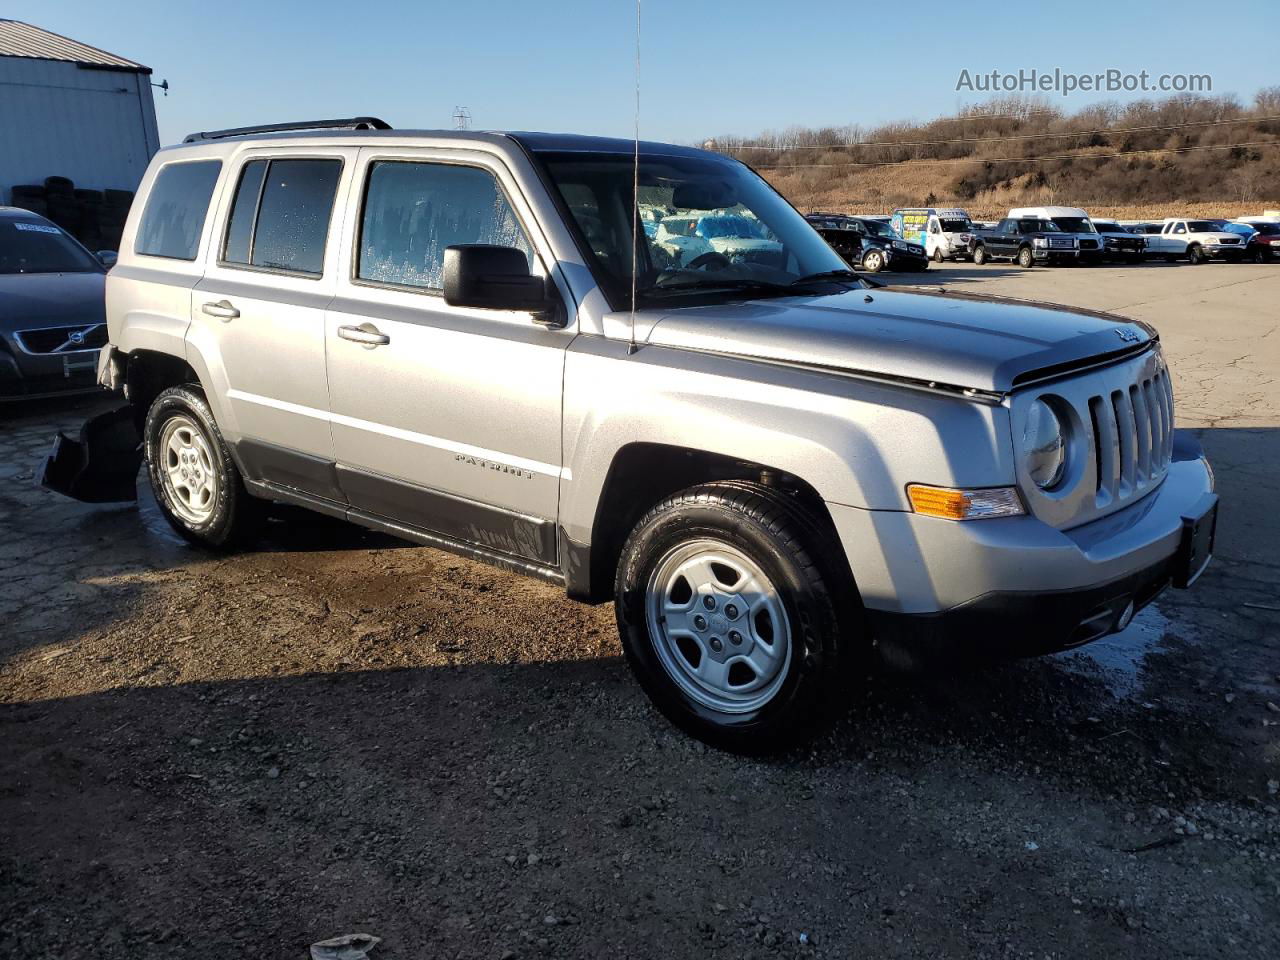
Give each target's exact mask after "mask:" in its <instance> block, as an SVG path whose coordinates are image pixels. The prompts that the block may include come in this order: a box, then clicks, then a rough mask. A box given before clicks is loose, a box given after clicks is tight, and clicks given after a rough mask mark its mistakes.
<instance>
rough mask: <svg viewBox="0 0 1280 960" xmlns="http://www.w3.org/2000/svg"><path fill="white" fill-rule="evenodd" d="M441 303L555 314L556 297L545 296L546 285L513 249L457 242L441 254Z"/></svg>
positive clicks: (483, 308)
mask: <svg viewBox="0 0 1280 960" xmlns="http://www.w3.org/2000/svg"><path fill="white" fill-rule="evenodd" d="M444 302H445V303H447V304H449V305H450V306H454V307H477V308H479V309H482V310H528V311H530V312H531V313H536V314H541V315H542V316H540V317H538V318H536V319H538V320H539V321H540V322H544V323H546V322H550V321H549V320H548V319H547V315H548V314H558V313H559V310H558V309H557V304H558V302H559V301H558V298H554V297H551V296H549V295H548V292H547V283H546V281H545V280H543V279H542V278H541V277H535V276H534V275H533V274H531V273H530V272H529V260H528V257H527V256H526V255H525V254H524V252H523V251H521V250H517V249H516V248H515V247H498V246H493V245H490V244H484V243H459V244H456V245H454V246H452V247H446V248H445V251H444Z"/></svg>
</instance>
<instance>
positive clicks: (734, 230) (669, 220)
mask: <svg viewBox="0 0 1280 960" xmlns="http://www.w3.org/2000/svg"><path fill="white" fill-rule="evenodd" d="M653 239H654V240H656V241H657V243H658V246H659V247H660V248H662V249H663V250H665V251H666V252H667V253H669V254H670V255H671V257H672V261H671V264H670V265H671V266H674V267H682V266H690V265H693V264H694V263H695V262H698V263H700V262H702V261H703V260H706V259H707V258H708V257H709V255H712V254H715V255H718V256H719V257H721V258H723V259H725V260H728V261H729V262H731V263H736V262H740V261H744V260H754V261H758V262H766V263H767V262H771V261H774V260H777V259H778V256H779V254H780V253H781V251H782V244H780V243H778V242H777V241H776V240H771V239H769V238H768V237H766V236H765V232H764V229H763V228H762V227H761V226H760V224H759V222H758V221H755V220H753V219H752V218H751V217H746V216H742V215H739V214H733V213H716V214H712V215H703V214H693V215H690V214H676V215H674V216H668V217H663V218H662V220H660V221H659V222H658V226H657V230H656V231H655V232H654V235H653Z"/></svg>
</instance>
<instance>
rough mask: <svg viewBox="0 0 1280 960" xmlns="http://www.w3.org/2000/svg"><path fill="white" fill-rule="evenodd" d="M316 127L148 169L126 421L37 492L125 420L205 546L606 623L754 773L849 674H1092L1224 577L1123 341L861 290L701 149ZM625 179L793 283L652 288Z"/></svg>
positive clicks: (806, 727)
mask: <svg viewBox="0 0 1280 960" xmlns="http://www.w3.org/2000/svg"><path fill="white" fill-rule="evenodd" d="M353 122H354V121H347V122H344V124H343V125H344V126H349V125H350V124H351V123H353ZM361 122H363V123H366V124H373V123H374V122H375V121H369V120H366V121H361ZM379 123H380V122H379ZM336 125H337V122H335V126H336ZM285 126H286V127H287V126H288V125H285ZM305 126H306V128H307V132H305V133H296V134H289V135H285V136H278V135H275V134H276V133H277V132H278V131H280V129H281V127H279V126H276V127H273V128H271V129H270V130H267V131H263V132H262V133H261V134H259V135H249V136H246V135H244V134H245V133H246V131H228V132H227V133H226V134H217V133H212V134H202V135H198V136H195V137H193V138H190V142H187V143H184V144H182V145H180V146H176V147H170V148H166V149H164V150H161V151H159V152H158V153H157V154H156V155H155V156H154V157H153V158H152V161H151V164H150V166H149V167H148V170H147V173H146V174H145V176H144V177H143V180H142V184H141V187H140V191H139V194H138V202H137V203H136V204H135V206H134V209H133V211H132V212H131V213H130V215H129V219H128V223H127V225H126V229H125V237H124V240H125V242H124V245H123V248H122V251H121V254H120V262H119V264H118V265H117V266H116V267H115V268H114V269H113V270H112V271H111V273H110V274H109V275H108V278H107V291H106V302H107V324H108V328H109V330H110V343H109V344H108V345H107V346H106V347H105V348H104V349H103V352H102V355H101V359H100V362H99V371H100V381H101V382H102V384H103V385H104V386H106V387H107V388H108V389H110V390H114V391H119V390H122V389H126V388H127V403H124V404H122V405H121V406H119V407H118V408H117V409H116V410H115V411H114V412H112V413H110V414H105V415H104V419H102V420H94V421H91V422H90V423H88V424H86V426H85V428H84V430H83V432H82V436H83V438H84V439H83V442H77V441H71V440H67V439H66V438H62V439H60V440H59V441H58V446H57V448H56V450H55V452H54V454H53V456H52V457H50V459H49V461H48V463H47V464H46V466H45V472H44V480H45V482H46V484H47V485H49V486H51V487H53V488H55V489H75V490H78V491H79V492H80V493H81V494H82V495H85V496H92V495H93V494H94V485H95V475H94V472H93V471H94V466H93V465H94V464H97V465H98V466H99V467H102V468H105V467H106V466H107V465H108V464H110V465H112V466H113V468H114V472H115V474H116V475H125V476H128V475H129V470H130V469H134V470H136V469H137V466H138V464H139V460H138V459H137V457H138V456H139V455H138V453H137V439H136V437H134V438H128V439H126V438H120V440H119V442H118V443H114V444H112V443H108V442H107V441H106V439H105V438H104V434H103V429H102V428H100V427H97V426H95V424H99V423H107V424H109V425H110V427H111V428H112V429H113V430H114V429H117V428H119V427H120V426H121V425H122V424H127V423H136V424H137V425H138V430H139V432H140V435H141V437H142V441H143V451H144V453H145V460H146V464H147V471H148V474H149V476H150V480H151V484H152V487H153V489H154V490H155V495H156V502H157V504H158V508H159V510H160V511H161V512H162V513H163V514H164V515H165V517H166V518H167V519H168V521H169V523H170V524H171V525H172V526H173V527H174V529H175V530H177V531H178V532H179V533H180V534H181V535H182V536H184V537H186V538H187V539H189V540H191V541H193V542H195V543H197V544H201V545H205V546H208V547H211V548H215V549H221V550H225V549H231V548H232V547H235V546H244V545H246V544H249V543H251V542H252V540H253V538H254V536H255V533H256V531H257V530H258V528H259V523H260V521H261V517H262V510H263V503H264V501H267V500H278V501H283V502H287V503H291V504H297V505H301V506H304V507H308V508H310V509H313V510H317V511H320V512H322V513H327V514H330V515H334V516H338V517H345V518H347V519H349V520H352V521H355V522H357V523H362V524H365V525H367V526H369V527H372V528H375V529H378V530H383V531H386V532H388V533H391V534H394V535H396V536H400V537H404V538H407V539H409V540H413V541H417V542H420V543H425V544H430V545H432V546H438V547H445V548H449V549H454V550H457V551H460V552H462V553H464V554H466V555H468V556H471V557H475V558H479V559H483V560H488V561H492V562H495V563H499V564H501V565H503V566H506V567H508V568H510V569H515V570H519V571H522V572H524V573H528V574H531V575H534V576H538V577H542V578H544V579H546V580H548V581H552V582H554V583H558V584H561V585H563V586H564V587H565V589H567V591H568V593H569V594H570V596H572V597H574V598H577V599H581V600H587V601H603V600H607V599H611V600H612V601H613V602H614V604H615V608H616V612H617V622H618V625H619V629H620V631H621V635H622V643H623V649H624V651H625V653H626V657H627V660H628V662H629V663H630V665H631V667H632V669H633V670H634V672H635V674H636V676H637V677H638V679H639V682H640V683H641V685H642V686H643V687H644V689H645V691H646V692H647V693H648V695H649V696H650V697H651V698H652V700H653V701H654V703H655V704H656V705H657V706H658V707H659V708H660V709H661V710H662V711H663V712H664V713H665V714H666V715H667V716H668V717H670V718H671V719H672V720H673V721H674V722H675V723H677V724H679V725H680V726H682V727H684V728H685V729H687V730H689V731H691V732H692V733H694V734H696V735H697V736H700V737H703V738H705V739H707V740H709V741H711V742H713V743H716V744H720V745H723V746H727V747H730V748H733V749H737V750H742V751H758V750H763V749H767V748H772V747H776V746H778V745H781V744H784V743H789V742H792V741H794V740H796V739H797V738H799V737H802V736H805V735H807V734H808V733H809V732H810V731H812V730H813V729H814V728H815V727H816V726H819V725H820V722H821V720H822V719H823V718H825V717H828V716H830V715H831V714H832V713H833V712H836V711H839V710H841V709H842V708H844V707H846V706H847V703H848V700H847V697H848V692H849V678H850V676H851V675H853V674H854V673H855V667H856V665H858V664H859V663H861V662H862V660H863V658H864V657H866V656H868V655H870V654H873V653H878V654H879V655H880V656H883V657H885V658H888V659H891V660H893V661H894V662H896V663H903V662H904V661H905V660H906V658H907V657H908V656H910V655H911V654H910V652H911V651H915V655H916V656H921V655H924V654H925V653H926V652H927V651H932V652H933V656H935V657H937V656H939V655H945V656H946V657H950V658H956V659H963V658H978V657H985V656H990V655H992V654H993V653H997V652H999V653H1035V652H1045V651H1049V650H1057V649H1062V648H1065V647H1071V646H1076V645H1078V644H1081V643H1085V642H1087V641H1090V640H1093V639H1095V638H1097V637H1100V636H1103V635H1105V634H1108V633H1110V632H1112V631H1115V630H1119V629H1122V628H1123V627H1125V626H1126V625H1127V624H1128V623H1129V622H1130V620H1131V619H1132V617H1133V615H1134V612H1135V611H1136V610H1138V609H1139V608H1141V607H1142V606H1144V605H1145V604H1147V603H1149V602H1150V601H1151V600H1152V598H1154V597H1155V596H1156V595H1157V594H1158V593H1160V591H1161V590H1162V589H1164V588H1165V587H1166V586H1169V585H1170V584H1172V585H1174V586H1186V585H1188V584H1190V583H1191V582H1192V581H1193V580H1194V579H1195V578H1196V576H1197V575H1198V574H1199V573H1200V571H1201V570H1202V569H1203V568H1204V565H1205V564H1206V563H1207V562H1208V559H1209V556H1210V553H1211V550H1212V541H1213V531H1214V522H1215V517H1216V499H1215V496H1214V493H1213V476H1212V473H1211V472H1210V470H1209V468H1208V465H1207V463H1206V461H1205V459H1204V457H1203V456H1202V454H1201V453H1200V450H1199V448H1198V446H1197V445H1196V441H1195V439H1194V438H1193V437H1192V436H1191V435H1190V434H1189V433H1186V432H1182V431H1175V430H1174V429H1173V422H1174V421H1173V399H1172V391H1171V383H1170V376H1169V371H1168V369H1167V367H1166V364H1165V360H1164V356H1163V353H1162V350H1161V346H1160V341H1159V337H1158V335H1157V333H1156V331H1155V330H1154V329H1152V328H1151V327H1149V326H1147V325H1145V324H1143V323H1139V322H1131V321H1125V320H1121V319H1118V318H1116V317H1114V316H1111V315H1106V314H1091V313H1089V312H1087V311H1084V310H1070V311H1066V310H1056V309H1051V308H1048V307H1044V306H1037V305H1034V304H1030V303H1026V302H1022V301H1001V300H997V299H993V298H988V297H982V296H975V295H963V296H960V295H954V294H951V295H949V294H945V293H941V292H937V291H933V292H909V291H894V290H890V289H884V288H880V287H878V286H872V285H871V284H869V283H866V282H864V281H863V280H862V279H861V278H859V277H858V276H857V274H855V273H853V272H852V271H850V270H849V269H848V267H847V266H846V264H845V263H844V261H842V260H841V259H840V257H839V256H837V255H836V253H835V252H834V251H833V250H832V249H831V248H830V247H829V246H828V245H827V244H826V243H825V242H823V240H822V238H821V237H820V236H819V235H818V234H817V233H816V232H815V231H814V230H813V229H812V228H811V227H810V226H809V225H808V224H807V223H806V222H805V220H804V218H803V217H801V216H800V215H799V214H798V213H796V212H795V210H794V208H792V207H791V205H790V204H789V203H787V201H786V200H784V199H783V198H782V197H781V196H779V195H778V193H777V192H775V191H774V190H773V188H772V187H770V186H769V185H768V183H766V182H765V181H764V180H763V179H761V178H760V177H759V176H757V175H756V174H755V173H754V172H752V171H751V170H750V169H749V168H748V167H746V166H744V165H743V164H741V163H739V162H737V161H735V160H733V159H732V158H729V157H726V156H723V155H720V154H716V153H711V152H706V151H701V150H695V149H691V148H687V147H679V146H670V145H664V144H656V143H642V144H635V143H633V142H632V141H629V140H612V139H605V138H596V137H574V136H565V135H561V134H538V133H513V134H501V133H479V132H472V131H450V132H440V133H432V132H412V131H409V132H398V131H390V130H386V129H379V130H367V131H358V130H347V129H343V130H339V129H329V130H325V129H317V128H316V126H317V125H316V124H315V123H314V122H310V123H307V124H306V125H305ZM381 126H383V127H385V125H381ZM637 183H638V185H639V187H640V190H642V191H644V192H645V194H646V195H655V194H656V195H658V196H657V199H660V200H661V201H662V202H663V203H664V204H667V205H669V206H670V207H671V208H673V209H677V210H685V211H696V210H705V211H707V212H708V215H719V213H720V212H723V211H726V210H732V211H737V212H738V213H739V214H740V215H742V216H748V217H749V218H752V219H755V220H758V221H759V223H760V224H761V225H762V227H763V228H764V229H765V230H767V232H768V235H769V236H771V237H773V238H776V242H777V243H778V244H779V245H780V246H781V248H782V251H783V252H784V254H785V256H784V257H780V258H778V259H777V260H776V261H775V262H769V263H764V262H759V261H754V260H742V261H738V262H730V261H729V260H728V258H727V257H725V256H724V255H723V254H720V253H715V254H714V255H713V256H710V257H708V258H706V259H704V260H703V261H702V262H701V264H700V265H698V266H696V267H694V266H690V265H685V266H682V267H678V268H663V267H660V266H659V265H658V257H657V255H656V254H655V252H654V251H655V248H656V245H655V244H654V243H652V242H643V241H642V242H641V243H639V244H638V245H633V242H632V240H633V238H636V236H637V234H638V233H640V231H638V230H637V229H636V227H635V224H634V216H635V214H634V212H633V211H635V209H636V202H635V193H636V191H635V186H634V185H635V184H637ZM86 456H87V459H86ZM130 458H133V459H132V461H131V462H130ZM526 602H537V601H533V600H527V601H526ZM508 612H509V613H510V615H512V616H519V608H518V606H517V605H513V606H511V608H510V609H509V611H508ZM563 640H564V642H565V643H574V642H576V638H575V637H573V636H571V635H566V636H565V637H564V638H563Z"/></svg>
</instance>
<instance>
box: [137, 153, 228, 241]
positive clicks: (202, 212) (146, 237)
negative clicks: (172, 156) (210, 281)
mask: <svg viewBox="0 0 1280 960" xmlns="http://www.w3.org/2000/svg"><path fill="white" fill-rule="evenodd" d="M221 171H222V161H221V160H192V161H188V162H183V163H167V164H165V165H164V166H163V167H161V168H160V172H159V173H157V174H156V179H155V181H154V182H153V183H152V185H151V192H150V193H149V194H148V196H147V202H146V206H145V207H144V208H143V210H142V219H141V220H140V221H139V222H138V232H137V236H136V237H135V238H134V242H133V251H134V253H137V254H141V255H142V256H147V257H167V258H169V259H171V260H194V259H195V258H196V252H197V251H198V250H199V248H200V233H201V231H202V230H203V229H204V221H205V217H206V216H207V215H208V213H209V201H210V199H211V198H212V197H213V187H214V185H215V184H216V183H217V182H218V174H219V173H220V172H221Z"/></svg>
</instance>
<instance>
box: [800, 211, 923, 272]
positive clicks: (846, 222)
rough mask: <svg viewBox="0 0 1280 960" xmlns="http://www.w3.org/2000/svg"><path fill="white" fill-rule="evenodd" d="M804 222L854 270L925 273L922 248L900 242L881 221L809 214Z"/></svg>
mask: <svg viewBox="0 0 1280 960" xmlns="http://www.w3.org/2000/svg"><path fill="white" fill-rule="evenodd" d="M805 219H806V220H808V221H809V223H810V224H811V225H812V226H813V228H814V229H815V230H817V231H818V233H820V234H822V239H823V240H826V241H827V243H828V244H830V245H831V249H832V250H834V251H835V252H836V253H838V254H840V256H842V257H843V258H844V259H845V262H846V263H848V264H849V266H851V267H853V268H854V269H855V270H859V269H860V270H865V271H867V272H868V273H879V272H880V271H881V270H928V269H929V258H928V256H927V255H926V254H925V251H924V247H922V246H920V244H918V243H908V242H907V241H906V240H903V239H902V238H901V237H899V236H898V235H897V234H896V233H894V232H893V228H892V227H890V226H889V225H888V224H887V223H885V222H884V221H882V220H873V219H871V218H870V217H850V216H847V215H846V214H843V213H811V214H808V215H807V216H806V217H805Z"/></svg>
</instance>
